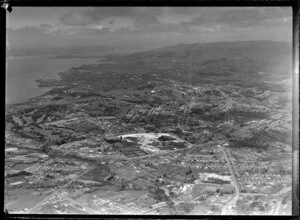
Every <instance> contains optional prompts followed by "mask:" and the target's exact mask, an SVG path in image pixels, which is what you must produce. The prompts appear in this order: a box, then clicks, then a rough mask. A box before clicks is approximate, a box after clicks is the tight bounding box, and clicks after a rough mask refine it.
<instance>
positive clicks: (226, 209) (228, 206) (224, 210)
mask: <svg viewBox="0 0 300 220" xmlns="http://www.w3.org/2000/svg"><path fill="white" fill-rule="evenodd" d="M218 146H219V147H220V149H221V150H222V152H223V154H224V156H225V159H226V162H227V165H228V168H229V171H230V176H231V179H232V181H233V186H234V188H235V195H234V197H233V198H232V199H231V200H230V201H229V202H228V203H227V204H226V205H225V206H224V207H223V208H222V212H221V215H229V214H231V213H230V209H231V208H232V207H233V206H234V205H235V204H236V202H237V201H238V199H239V196H240V189H239V186H238V182H237V180H236V176H235V173H234V170H233V167H232V165H231V160H230V158H229V157H228V155H227V152H226V149H225V148H224V147H223V146H222V145H218Z"/></svg>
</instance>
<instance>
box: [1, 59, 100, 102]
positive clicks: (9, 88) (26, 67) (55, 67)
mask: <svg viewBox="0 0 300 220" xmlns="http://www.w3.org/2000/svg"><path fill="white" fill-rule="evenodd" d="M100 59H101V58H64V59H61V58H60V59H56V58H51V57H49V56H17V57H7V59H6V89H5V101H6V104H14V103H20V102H25V101H27V100H28V99H29V98H32V97H35V96H39V95H42V94H43V93H45V92H47V91H48V90H50V89H51V88H40V87H38V84H37V83H36V82H35V80H37V79H58V78H59V75H58V73H59V72H63V71H67V70H69V69H71V68H72V67H78V66H81V65H84V64H96V63H97V61H99V60H100Z"/></svg>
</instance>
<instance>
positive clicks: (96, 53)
mask: <svg viewBox="0 0 300 220" xmlns="http://www.w3.org/2000/svg"><path fill="white" fill-rule="evenodd" d="M116 49H117V48H115V47H111V46H95V47H84V46H77V47H55V48H12V49H8V50H7V55H8V56H41V55H42V56H53V57H54V58H72V57H101V56H103V54H105V53H108V52H113V51H115V50H116Z"/></svg>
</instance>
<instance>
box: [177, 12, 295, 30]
mask: <svg viewBox="0 0 300 220" xmlns="http://www.w3.org/2000/svg"><path fill="white" fill-rule="evenodd" d="M291 19H292V13H291V9H290V8H236V9H235V8H230V9H224V10H223V9H220V8H219V9H216V10H215V11H214V13H213V10H212V11H210V10H208V11H207V12H202V13H201V14H200V16H197V17H195V18H193V19H191V20H190V21H189V22H183V23H182V25H190V26H201V27H206V28H211V27H215V26H222V27H223V28H229V29H230V28H231V29H232V28H251V27H271V26H274V25H282V24H285V23H288V22H290V21H291Z"/></svg>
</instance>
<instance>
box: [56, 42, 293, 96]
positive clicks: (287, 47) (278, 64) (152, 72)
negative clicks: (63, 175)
mask: <svg viewBox="0 0 300 220" xmlns="http://www.w3.org/2000/svg"><path fill="white" fill-rule="evenodd" d="M106 58H107V59H106V60H104V61H105V62H101V63H99V64H94V65H85V66H83V67H80V68H73V69H71V70H70V71H67V72H64V73H63V74H61V76H62V80H63V81H64V83H67V84H68V83H77V82H80V84H82V85H83V84H86V85H90V86H92V87H93V88H96V89H101V90H113V89H120V88H140V87H141V86H143V85H144V84H145V83H150V84H152V82H153V81H156V82H161V81H162V80H178V81H184V82H188V83H192V84H193V83H201V82H203V81H204V80H214V81H215V82H218V83H219V84H223V83H230V84H235V85H241V86H252V85H253V84H257V83H263V82H264V81H267V82H275V81H276V82H280V81H281V80H284V79H288V78H291V70H292V45H291V44H290V43H286V42H272V41H251V42H250V41H247V42H215V43H197V44H177V45H174V46H168V47H163V48H158V49H153V50H149V51H143V52H137V53H132V54H129V55H118V56H116V55H111V56H106ZM101 61H103V60H101ZM151 81H152V82H151Z"/></svg>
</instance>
